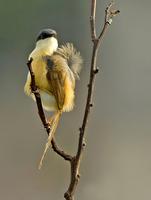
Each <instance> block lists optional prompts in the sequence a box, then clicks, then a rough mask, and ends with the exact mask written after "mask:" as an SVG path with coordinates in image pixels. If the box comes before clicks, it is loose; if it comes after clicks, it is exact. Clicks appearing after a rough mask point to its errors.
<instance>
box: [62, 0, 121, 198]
mask: <svg viewBox="0 0 151 200" xmlns="http://www.w3.org/2000/svg"><path fill="white" fill-rule="evenodd" d="M112 6H113V2H111V3H110V4H109V6H108V7H107V8H106V10H105V20H104V26H103V29H102V31H101V33H100V35H99V36H98V37H97V36H96V27H95V17H96V0H92V1H91V16H90V26H91V40H92V42H93V50H92V58H91V68H90V78H89V84H88V95H87V101H86V106H85V112H84V117H83V122H82V126H81V128H80V129H79V131H80V134H79V143H78V150H77V153H76V156H75V157H74V158H73V160H72V162H71V181H70V185H69V188H68V190H67V192H66V193H65V196H64V197H65V199H66V200H73V199H74V193H75V189H76V186H77V184H78V181H79V178H80V174H79V168H80V162H81V158H82V154H83V150H84V147H85V146H86V143H85V139H84V137H85V129H86V126H87V123H88V117H89V114H90V108H91V107H93V103H92V97H93V89H94V83H95V82H94V81H95V76H96V74H97V73H98V72H99V69H98V68H97V67H96V60H97V53H98V49H99V45H100V43H101V41H102V39H103V36H104V34H105V32H106V30H107V28H108V26H109V25H110V24H111V22H112V18H113V16H115V15H117V14H118V13H119V12H120V11H119V10H112Z"/></svg>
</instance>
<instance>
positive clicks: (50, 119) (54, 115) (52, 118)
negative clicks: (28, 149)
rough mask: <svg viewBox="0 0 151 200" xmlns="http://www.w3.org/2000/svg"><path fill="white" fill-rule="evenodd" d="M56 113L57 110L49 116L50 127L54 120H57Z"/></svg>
mask: <svg viewBox="0 0 151 200" xmlns="http://www.w3.org/2000/svg"><path fill="white" fill-rule="evenodd" d="M56 113H57V112H55V113H54V114H53V115H52V116H51V117H49V119H48V123H49V125H50V127H51V126H52V124H53V122H54V120H55V117H56Z"/></svg>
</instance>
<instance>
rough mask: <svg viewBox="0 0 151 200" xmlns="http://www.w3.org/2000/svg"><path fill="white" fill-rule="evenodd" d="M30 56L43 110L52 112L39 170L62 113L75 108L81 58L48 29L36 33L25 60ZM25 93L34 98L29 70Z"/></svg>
mask: <svg viewBox="0 0 151 200" xmlns="http://www.w3.org/2000/svg"><path fill="white" fill-rule="evenodd" d="M30 59H32V63H31V66H32V70H33V72H34V75H35V84H36V87H37V89H38V91H39V94H40V96H41V100H42V106H43V108H44V110H46V111H50V112H53V114H52V116H51V117H50V119H49V121H48V123H49V124H50V127H51V130H50V133H49V136H48V138H47V142H46V145H45V149H44V152H43V154H42V157H41V160H40V163H39V167H38V168H39V169H40V168H41V167H42V164H43V160H44V157H45V155H46V152H47V150H48V148H49V147H50V146H51V141H52V139H53V137H54V135H55V132H56V129H57V126H58V123H59V119H60V117H61V115H62V113H63V112H69V111H71V110H72V109H73V107H74V102H75V84H76V80H77V79H79V74H80V71H81V68H82V64H83V59H82V57H81V54H80V52H79V51H77V50H76V48H75V47H74V45H73V44H72V43H66V44H64V45H61V46H60V47H59V46H58V39H57V32H56V31H55V30H53V29H50V28H47V29H43V30H41V31H40V32H39V34H38V36H37V39H36V45H35V48H34V50H33V51H32V52H31V53H30V55H29V57H28V60H30ZM24 92H25V94H26V95H27V96H30V97H32V99H33V100H34V101H35V97H34V94H33V93H32V90H31V75H30V73H29V72H28V75H27V80H26V83H25V86H24Z"/></svg>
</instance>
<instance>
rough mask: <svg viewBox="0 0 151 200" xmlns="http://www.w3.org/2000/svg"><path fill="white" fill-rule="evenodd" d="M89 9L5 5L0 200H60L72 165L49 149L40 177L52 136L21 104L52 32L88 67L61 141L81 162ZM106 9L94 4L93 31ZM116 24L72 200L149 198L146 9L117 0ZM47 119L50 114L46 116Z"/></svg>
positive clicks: (55, 2)
mask: <svg viewBox="0 0 151 200" xmlns="http://www.w3.org/2000/svg"><path fill="white" fill-rule="evenodd" d="M90 2H91V1H90V0H89V1H86V0H84V1H80V0H76V1H66V0H61V1H60V0H30V1H29V0H26V1H25V0H24V1H19V0H13V1H9V0H1V3H0V4H1V6H0V24H1V30H0V91H1V95H0V113H1V114H0V199H2V200H10V199H11V200H20V199H21V200H27V199H28V200H41V199H43V200H52V199H54V200H61V199H63V194H64V192H65V191H66V190H67V187H68V184H69V179H70V176H69V173H70V168H69V164H68V163H67V162H65V161H64V160H62V158H60V157H59V156H58V155H56V154H55V153H54V152H53V151H52V150H50V151H49V152H48V153H47V156H46V158H45V161H44V165H43V167H42V170H41V171H38V169H37V167H38V163H39V159H40V158H41V155H42V152H43V149H44V145H45V143H46V139H47V135H46V133H45V131H44V129H43V127H42V125H41V122H40V120H39V117H38V114H37V108H36V105H35V104H34V102H33V101H32V100H31V99H30V98H28V97H27V96H25V95H24V92H23V87H24V83H25V81H26V75H27V71H28V70H27V66H26V62H27V57H28V55H29V53H30V52H31V51H32V49H33V48H34V46H35V38H36V36H37V33H38V32H39V30H41V29H43V28H47V27H50V28H53V29H55V30H56V31H57V32H58V37H59V43H60V44H62V43H65V42H68V41H70V42H73V43H74V44H75V46H76V48H77V49H79V50H80V52H81V54H82V56H83V59H84V66H83V70H82V73H81V80H80V81H78V82H77V88H76V106H75V109H74V110H73V111H72V112H70V113H65V114H63V117H62V119H61V122H60V124H59V128H58V130H57V136H56V139H57V142H58V144H59V145H60V146H61V147H62V148H63V149H64V150H66V151H67V152H70V153H72V154H73V153H75V151H76V148H77V142H78V133H79V132H78V128H79V127H80V125H81V122H82V118H83V114H84V106H85V101H86V95H87V87H86V86H87V83H88V76H89V68H90V60H91V50H92V44H91V39H90V26H89V16H90ZM108 3H109V2H108V1H106V0H97V32H98V33H99V32H100V30H101V25H102V24H103V20H104V10H105V8H106V5H107V4H108ZM116 7H117V8H118V9H120V10H121V14H120V15H119V16H118V17H116V18H115V19H114V20H113V23H112V25H111V26H110V28H109V30H108V32H107V34H106V35H105V38H104V40H103V43H102V48H101V51H100V52H99V55H98V63H97V65H98V67H100V69H101V70H100V73H99V74H98V75H97V80H96V87H95V92H94V108H93V109H92V112H91V115H90V119H89V124H88V128H87V134H86V135H87V136H86V140H87V146H86V150H85V152H84V156H83V160H82V164H81V174H82V176H81V180H80V183H79V185H78V189H77V192H76V199H79V200H80V199H81V200H90V199H95V200H142V199H150V198H151V189H150V188H151V156H150V152H151V132H150V130H151V89H150V87H151V65H150V63H151V56H150V49H151V45H150V33H151V26H150V19H151V12H150V7H151V2H150V1H149V0H144V1H141V0H137V1H136V0H133V1H130V0H127V1H124V0H122V1H120V0H116ZM47 115H50V113H47Z"/></svg>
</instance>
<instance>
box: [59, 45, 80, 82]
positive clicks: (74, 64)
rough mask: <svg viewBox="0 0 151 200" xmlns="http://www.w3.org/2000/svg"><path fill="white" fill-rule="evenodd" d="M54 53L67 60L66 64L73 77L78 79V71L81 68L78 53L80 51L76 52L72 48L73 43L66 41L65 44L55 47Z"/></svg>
mask: <svg viewBox="0 0 151 200" xmlns="http://www.w3.org/2000/svg"><path fill="white" fill-rule="evenodd" d="M56 54H59V55H61V56H62V57H64V58H65V59H66V60H67V62H68V66H69V67H70V69H71V70H72V72H73V74H74V76H75V78H77V79H78V78H79V73H80V71H81V68H82V63H83V60H82V57H81V55H80V52H78V51H77V50H76V49H75V48H74V46H73V44H71V43H67V44H65V45H62V46H61V47H60V48H58V49H57V51H56Z"/></svg>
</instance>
